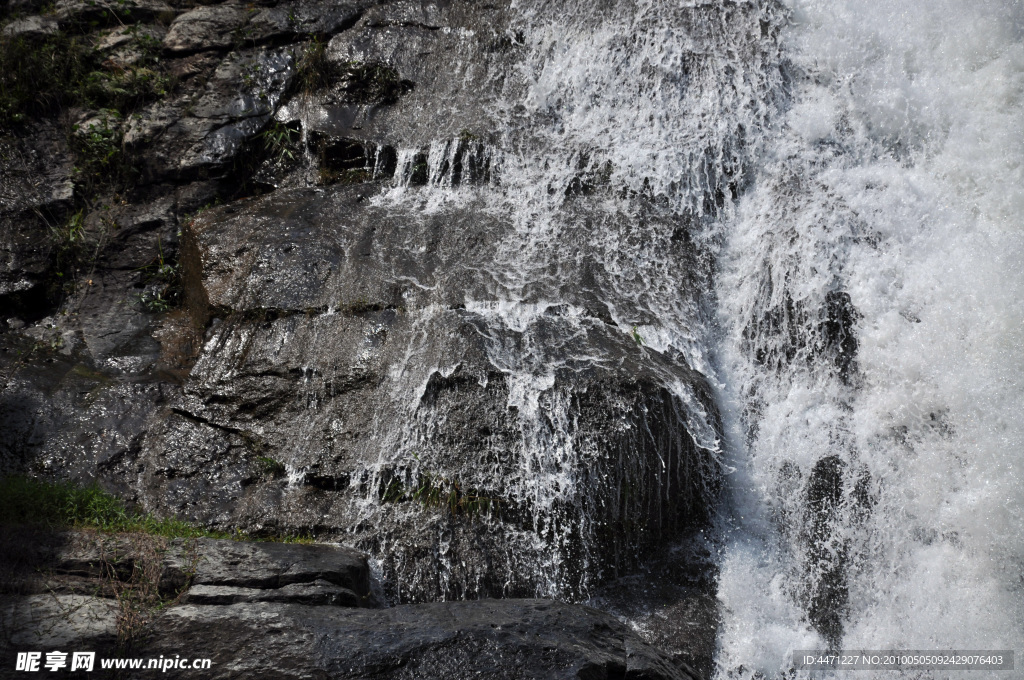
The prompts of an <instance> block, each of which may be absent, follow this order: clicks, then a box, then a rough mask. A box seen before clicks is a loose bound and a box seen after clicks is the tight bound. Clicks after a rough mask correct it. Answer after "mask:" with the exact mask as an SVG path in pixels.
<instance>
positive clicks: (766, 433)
mask: <svg viewBox="0 0 1024 680" xmlns="http://www.w3.org/2000/svg"><path fill="white" fill-rule="evenodd" d="M791 11H792V14H791V21H790V24H789V26H788V27H787V29H786V31H785V33H784V51H785V53H786V55H787V56H788V58H789V59H790V60H792V62H793V64H794V73H795V75H794V79H793V92H792V96H793V105H792V107H791V108H790V109H789V110H788V111H787V112H786V113H785V115H783V116H782V117H781V118H780V119H779V120H778V121H777V122H776V124H775V125H774V126H773V127H772V128H771V130H769V131H766V133H765V137H764V147H763V151H762V153H761V154H760V157H759V158H758V159H757V161H756V163H755V166H754V181H753V182H752V185H751V188H750V190H749V191H748V192H747V193H746V195H744V196H743V197H742V199H741V200H740V201H739V204H738V207H737V209H736V211H735V213H734V214H733V215H731V216H730V217H729V218H728V219H726V220H724V221H723V224H722V228H723V234H724V236H725V241H724V248H723V251H722V254H721V258H720V262H719V268H720V276H719V279H718V282H717V291H718V295H717V297H718V301H719V317H720V320H721V324H722V327H723V332H724V334H725V337H724V342H723V346H722V355H721V356H722V369H723V370H722V379H723V381H724V382H725V384H726V386H727V389H726V391H725V392H726V394H727V395H728V397H727V404H728V407H727V409H726V412H727V420H728V422H729V425H730V432H729V434H730V450H731V452H732V454H733V456H734V460H735V462H734V463H733V465H735V467H736V468H737V471H736V473H735V474H734V475H732V477H731V480H732V485H731V489H732V494H733V507H734V509H735V510H734V511H735V513H736V516H735V518H734V520H733V522H734V524H730V525H729V528H728V529H727V530H726V531H725V533H726V539H725V540H726V548H725V552H724V557H723V558H722V563H721V577H720V600H721V602H722V603H723V607H724V613H725V622H724V624H723V629H722V631H721V633H720V641H719V647H720V652H719V658H718V664H719V668H720V670H721V673H722V676H723V677H734V676H742V677H748V676H749V675H750V674H752V673H754V672H755V671H761V672H764V673H768V674H773V673H779V672H781V671H783V670H785V669H786V668H788V667H789V664H790V659H789V652H791V651H792V650H794V649H826V648H828V647H832V648H839V647H841V648H847V649H858V648H859V649H900V648H902V649H1012V648H1016V649H1018V650H1019V649H1020V648H1021V646H1022V642H1024V618H1022V617H1024V605H1022V603H1024V599H1022V595H1024V593H1022V589H1021V575H1022V566H1024V560H1022V558H1024V540H1022V538H1024V537H1022V533H1021V532H1022V529H1021V527H1022V522H1021V520H1022V519H1024V518H1022V516H1021V508H1022V503H1021V501H1022V491H1021V489H1022V486H1021V481H1022V473H1024V448H1022V447H1024V421H1022V420H1021V418H1020V414H1021V413H1024V358H1022V357H1024V353H1022V351H1021V350H1022V349H1024V304H1022V302H1021V300H1022V297H1021V294H1022V293H1024V286H1022V276H1021V266H1022V263H1024V259H1022V257H1024V237H1022V232H1021V230H1020V224H1019V220H1020V215H1021V214H1022V212H1021V211H1022V208H1024V194H1022V191H1021V186H1022V185H1021V180H1022V174H1021V173H1022V170H1021V159H1022V158H1024V137H1022V133H1024V113H1022V112H1024V108H1022V105H1024V101H1022V95H1024V45H1022V43H1021V33H1022V30H1024V7H1022V6H1021V4H1020V3H1017V2H981V3H960V2H928V3H923V4H922V3H910V2H901V1H898V0H893V1H888V2H871V3H866V2H855V1H849V2H813V1H811V2H800V1H797V2H793V3H792V4H791ZM740 669H746V670H745V671H742V670H740ZM880 675H884V674H882V673H880ZM947 676H948V673H945V672H938V671H936V672H935V675H934V676H932V675H929V674H928V673H924V672H922V676H921V677H947Z"/></svg>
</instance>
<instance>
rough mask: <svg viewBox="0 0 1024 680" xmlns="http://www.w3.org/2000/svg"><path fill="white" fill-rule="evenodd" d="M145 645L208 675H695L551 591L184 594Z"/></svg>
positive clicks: (679, 678) (652, 679)
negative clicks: (343, 601)
mask: <svg viewBox="0 0 1024 680" xmlns="http://www.w3.org/2000/svg"><path fill="white" fill-rule="evenodd" d="M151 634H152V635H151V638H150V641H149V642H147V643H145V644H144V646H143V647H142V648H141V649H140V650H139V653H140V654H145V655H147V656H151V657H156V656H158V655H161V654H162V655H164V656H165V657H167V656H171V657H173V655H175V654H182V650H186V649H187V650H188V652H189V654H190V655H191V656H192V657H194V658H198V657H204V658H210V659H211V660H212V662H213V663H212V665H211V668H210V670H209V671H204V674H205V675H207V676H208V677H210V678H213V679H217V678H234V677H239V676H244V677H247V678H274V679H275V680H278V679H281V678H310V677H322V678H353V679H354V678H367V677H373V678H381V679H383V678H396V679H397V678H418V679H422V680H432V679H435V678H436V679H437V680H442V679H444V680H447V679H448V678H454V677H476V676H486V677H490V678H496V679H502V680H504V679H506V678H507V679H513V678H515V679H520V678H521V679H523V680H525V679H527V678H530V679H532V678H546V679H551V680H555V679H557V678H566V679H569V678H572V679H577V678H609V679H610V678H629V679H636V680H639V679H641V678H644V679H646V680H656V679H665V680H668V679H670V678H671V679H673V680H691V679H692V678H695V677H696V676H695V675H693V674H691V673H690V672H689V671H688V670H687V669H685V668H683V667H679V666H676V665H673V664H672V663H671V662H670V661H669V660H668V659H667V658H665V657H664V656H663V655H662V654H661V653H660V652H658V651H657V650H656V649H654V648H653V647H650V646H649V645H647V644H645V643H644V642H643V641H642V640H640V639H639V638H638V637H637V636H636V634H635V633H633V632H632V631H630V630H629V628H627V627H626V626H625V625H623V624H622V623H619V622H618V621H617V620H615V619H614V618H612V617H610V616H608V615H607V614H603V613H601V612H599V611H597V610H595V609H589V608H587V607H581V606H576V605H568V604H562V603H558V602H551V601H548V600H503V601H498V600H483V601H477V602H439V603H433V604H422V605H404V606H399V607H394V608H391V609H384V610H358V609H338V608H334V607H309V606H302V605H289V604H283V605H282V604H267V603H259V604H233V605H227V606H202V605H184V606H180V607H174V608H171V609H169V610H168V611H167V612H166V613H165V614H164V615H163V616H161V617H160V618H158V619H157V620H156V621H155V622H154V623H153V624H152V628H151Z"/></svg>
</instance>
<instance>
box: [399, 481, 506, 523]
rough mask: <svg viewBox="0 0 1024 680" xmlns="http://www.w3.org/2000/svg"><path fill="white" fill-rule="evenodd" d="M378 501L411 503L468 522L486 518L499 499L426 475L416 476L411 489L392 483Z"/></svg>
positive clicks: (453, 482) (404, 485) (454, 482)
mask: <svg viewBox="0 0 1024 680" xmlns="http://www.w3.org/2000/svg"><path fill="white" fill-rule="evenodd" d="M381 501H383V502H384V503H404V502H408V501H412V502H414V503H417V504H419V505H420V506H422V507H424V508H435V509H443V510H447V511H449V512H451V514H452V515H454V516H457V517H469V518H475V517H480V516H483V515H489V514H490V513H491V511H492V510H493V509H495V508H497V506H498V505H499V504H500V503H501V500H500V499H498V498H493V497H491V496H489V495H485V494H484V493H483V492H482V491H481V490H479V489H473V488H468V487H466V486H465V485H463V484H462V482H460V481H459V480H456V479H447V478H445V477H438V476H436V475H432V474H430V473H423V474H422V475H420V477H419V479H418V480H417V482H416V484H415V485H413V486H407V485H406V484H404V483H402V482H401V481H399V480H397V479H396V480H392V481H391V483H389V484H388V485H387V486H385V487H384V488H383V489H382V491H381Z"/></svg>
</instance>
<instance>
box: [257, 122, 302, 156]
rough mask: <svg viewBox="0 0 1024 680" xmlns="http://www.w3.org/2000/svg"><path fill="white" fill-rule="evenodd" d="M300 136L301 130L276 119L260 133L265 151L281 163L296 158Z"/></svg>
mask: <svg viewBox="0 0 1024 680" xmlns="http://www.w3.org/2000/svg"><path fill="white" fill-rule="evenodd" d="M300 138H301V133H300V132H299V130H297V129H296V128H294V127H291V126H289V125H285V124H284V123H280V122H278V121H276V120H275V121H273V122H272V123H271V124H270V125H268V126H267V128H266V129H265V130H264V131H263V132H262V133H260V140H262V142H263V149H264V151H266V153H267V154H269V155H270V157H271V158H272V159H274V160H275V161H277V162H279V163H282V162H285V161H293V160H295V150H296V147H297V145H298V143H299V141H300Z"/></svg>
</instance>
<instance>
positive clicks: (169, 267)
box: [136, 239, 181, 313]
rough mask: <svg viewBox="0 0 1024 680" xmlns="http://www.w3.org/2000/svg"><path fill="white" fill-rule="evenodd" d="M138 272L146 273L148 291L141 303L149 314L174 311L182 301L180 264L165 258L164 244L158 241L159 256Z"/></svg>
mask: <svg viewBox="0 0 1024 680" xmlns="http://www.w3.org/2000/svg"><path fill="white" fill-rule="evenodd" d="M136 271H141V272H143V273H144V278H143V284H144V285H145V286H146V290H144V291H143V292H142V294H141V295H139V302H140V303H141V304H142V306H143V307H144V308H145V309H146V310H147V311H149V312H152V313H161V312H166V311H169V310H170V309H173V308H174V307H175V306H176V305H177V304H178V301H179V300H180V299H181V272H180V270H179V266H178V263H176V262H171V261H170V260H169V259H166V258H164V248H163V243H162V242H160V240H159V239H158V240H157V256H156V257H155V258H154V259H153V261H151V262H150V263H149V264H147V265H145V266H144V267H140V268H139V269H137V270H136Z"/></svg>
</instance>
